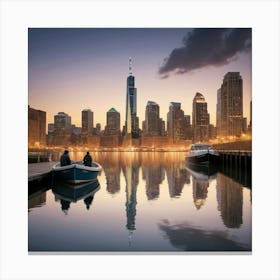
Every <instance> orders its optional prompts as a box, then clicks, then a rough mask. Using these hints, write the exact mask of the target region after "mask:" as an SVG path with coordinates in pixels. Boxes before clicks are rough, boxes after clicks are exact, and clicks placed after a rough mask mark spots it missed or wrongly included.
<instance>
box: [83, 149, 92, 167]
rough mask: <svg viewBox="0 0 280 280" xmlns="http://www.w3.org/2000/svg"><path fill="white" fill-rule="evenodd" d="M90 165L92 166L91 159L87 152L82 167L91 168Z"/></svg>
mask: <svg viewBox="0 0 280 280" xmlns="http://www.w3.org/2000/svg"><path fill="white" fill-rule="evenodd" d="M91 164H92V157H91V155H90V154H89V152H87V154H86V155H85V156H84V165H85V166H91Z"/></svg>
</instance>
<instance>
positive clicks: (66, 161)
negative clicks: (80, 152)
mask: <svg viewBox="0 0 280 280" xmlns="http://www.w3.org/2000/svg"><path fill="white" fill-rule="evenodd" d="M70 164H71V160H70V157H69V152H68V151H67V150H65V151H64V153H63V155H62V156H61V157H60V166H66V165H70Z"/></svg>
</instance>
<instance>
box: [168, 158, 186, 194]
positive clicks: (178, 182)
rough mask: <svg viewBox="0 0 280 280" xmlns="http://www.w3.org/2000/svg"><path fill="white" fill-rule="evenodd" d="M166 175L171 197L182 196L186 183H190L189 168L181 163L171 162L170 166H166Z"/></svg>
mask: <svg viewBox="0 0 280 280" xmlns="http://www.w3.org/2000/svg"><path fill="white" fill-rule="evenodd" d="M166 175H167V181H168V188H169V195H170V197H172V198H173V197H178V196H180V195H181V193H182V190H183V187H184V185H185V184H187V183H189V176H188V175H189V174H188V173H187V170H186V169H185V168H182V167H181V166H180V164H178V163H175V162H171V163H169V166H168V168H166Z"/></svg>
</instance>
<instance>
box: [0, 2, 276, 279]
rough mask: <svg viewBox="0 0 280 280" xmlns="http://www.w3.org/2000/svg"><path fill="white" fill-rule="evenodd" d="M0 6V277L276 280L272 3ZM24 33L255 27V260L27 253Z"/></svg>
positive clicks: (25, 68) (274, 13)
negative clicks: (37, 30) (41, 29)
mask: <svg viewBox="0 0 280 280" xmlns="http://www.w3.org/2000/svg"><path fill="white" fill-rule="evenodd" d="M0 4H1V15H0V16H1V17H0V19H1V25H0V27H1V33H0V34H1V38H0V39H1V59H0V61H1V82H0V86H1V104H0V105H1V111H0V114H1V176H0V179H1V193H0V199H1V201H0V207H1V208H0V220H1V226H0V228H1V235H0V248H1V255H0V256H1V258H0V278H1V279H30V280H31V279H174V280H175V279H216V280H218V279H234V280H236V279H262V280H263V279H267V280H269V279H280V271H279V263H280V260H279V248H280V246H279V236H280V234H279V221H280V219H279V112H278V110H279V92H280V91H279V77H280V75H279V61H280V60H279V49H280V47H279V34H280V30H279V26H280V24H279V23H280V22H279V10H280V9H279V2H278V1H277V0H259V1H257V0H256V1H253V0H252V1H250V0H244V1H237V0H235V1H156V0H155V1H141V2H140V1H139V2H137V1H134V2H133V1H130V2H128V1H123V2H121V1H106V0H105V1H103V2H101V1H51V0H50V1H25V0H19V1H13V0H10V1H8V0H6V1H3V0H2V2H0ZM28 27H252V28H253V87H252V90H253V94H252V95H253V188H252V189H253V253H252V255H241V256H240V255H171V256H163V255H160V256H157V255H156V256H154V255H152V256H151V255H147V256H145V255H135V256H131V255H118V256H116V255H107V256H105V255H97V256H96V255H83V256H79V255H67V256H65V255H56V256H50V255H49V256H42V255H41V256H36V255H33V256H30V255H28V248H27V153H26V151H27V105H28V101H27V91H28V88H27V29H28ZM264 134H266V135H269V138H267V139H266V135H264ZM15 158H16V159H17V160H16V164H17V166H15ZM11 166H13V169H11V168H8V167H11Z"/></svg>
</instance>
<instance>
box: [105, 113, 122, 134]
mask: <svg viewBox="0 0 280 280" xmlns="http://www.w3.org/2000/svg"><path fill="white" fill-rule="evenodd" d="M120 119H121V117H120V113H119V112H118V111H117V110H116V109H115V108H111V109H110V110H109V111H108V112H107V119H106V127H105V135H120Z"/></svg>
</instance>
